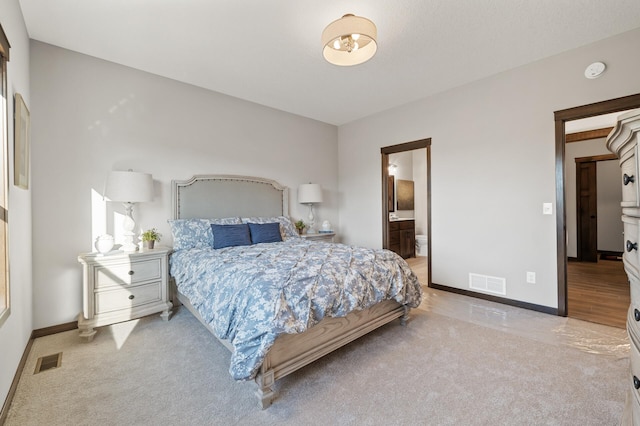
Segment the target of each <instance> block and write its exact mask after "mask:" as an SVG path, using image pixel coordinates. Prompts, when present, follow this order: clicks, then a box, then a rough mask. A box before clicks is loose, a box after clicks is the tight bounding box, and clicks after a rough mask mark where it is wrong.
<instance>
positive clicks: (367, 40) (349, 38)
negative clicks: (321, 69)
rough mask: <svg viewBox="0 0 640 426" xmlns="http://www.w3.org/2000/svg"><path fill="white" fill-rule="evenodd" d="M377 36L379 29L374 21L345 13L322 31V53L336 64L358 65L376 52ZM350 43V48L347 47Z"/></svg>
mask: <svg viewBox="0 0 640 426" xmlns="http://www.w3.org/2000/svg"><path fill="white" fill-rule="evenodd" d="M377 38H378V30H377V29H376V26H375V24H374V23H373V22H371V21H370V20H368V19H367V18H363V17H361V16H354V15H351V14H348V15H344V16H343V17H342V18H340V19H338V20H336V21H333V22H332V23H330V24H329V25H328V26H327V28H325V29H324V31H323V32H322V55H323V56H324V58H325V59H326V60H327V61H328V62H330V63H332V64H334V65H340V66H351V65H358V64H361V63H363V62H366V61H368V60H369V59H371V58H372V57H373V55H375V54H376V51H377V49H378V45H377ZM355 40H358V42H357V43H355ZM349 43H351V48H350V49H348V48H347V47H346V46H347V45H348V44H349Z"/></svg>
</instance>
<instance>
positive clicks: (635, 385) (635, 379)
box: [633, 376, 640, 389]
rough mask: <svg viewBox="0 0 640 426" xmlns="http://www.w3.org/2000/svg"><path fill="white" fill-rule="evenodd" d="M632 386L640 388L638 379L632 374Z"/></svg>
mask: <svg viewBox="0 0 640 426" xmlns="http://www.w3.org/2000/svg"><path fill="white" fill-rule="evenodd" d="M633 387H634V388H636V389H640V379H638V378H637V377H636V376H633Z"/></svg>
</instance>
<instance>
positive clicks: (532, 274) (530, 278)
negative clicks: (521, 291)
mask: <svg viewBox="0 0 640 426" xmlns="http://www.w3.org/2000/svg"><path fill="white" fill-rule="evenodd" d="M527 282H528V283H529V284H535V283H536V273H535V272H527Z"/></svg>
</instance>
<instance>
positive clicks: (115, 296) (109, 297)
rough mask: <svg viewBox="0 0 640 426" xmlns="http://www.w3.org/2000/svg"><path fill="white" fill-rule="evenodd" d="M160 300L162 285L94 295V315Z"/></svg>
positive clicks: (156, 283)
mask: <svg viewBox="0 0 640 426" xmlns="http://www.w3.org/2000/svg"><path fill="white" fill-rule="evenodd" d="M160 300H162V283H161V282H155V283H151V284H144V285H140V286H136V287H130V288H128V289H119V290H107V291H101V292H97V293H95V313H96V314H104V313H106V312H113V311H119V310H122V309H128V308H133V307H135V306H140V305H144V304H147V303H152V302H157V301H160Z"/></svg>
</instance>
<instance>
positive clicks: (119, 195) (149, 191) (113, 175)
mask: <svg viewBox="0 0 640 426" xmlns="http://www.w3.org/2000/svg"><path fill="white" fill-rule="evenodd" d="M105 196H106V197H107V198H109V200H110V201H116V202H121V203H122V204H123V205H124V209H125V218H124V221H123V222H122V235H123V236H124V243H123V244H122V247H121V248H122V250H123V251H125V252H134V251H136V250H137V248H138V246H137V245H136V244H135V243H134V240H135V235H136V233H135V229H136V222H135V220H133V205H134V204H135V203H142V202H145V201H151V200H153V179H152V177H151V175H150V174H148V173H140V172H134V171H133V170H129V171H126V172H125V171H112V172H110V173H109V176H108V177H107V185H106V187H105Z"/></svg>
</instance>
